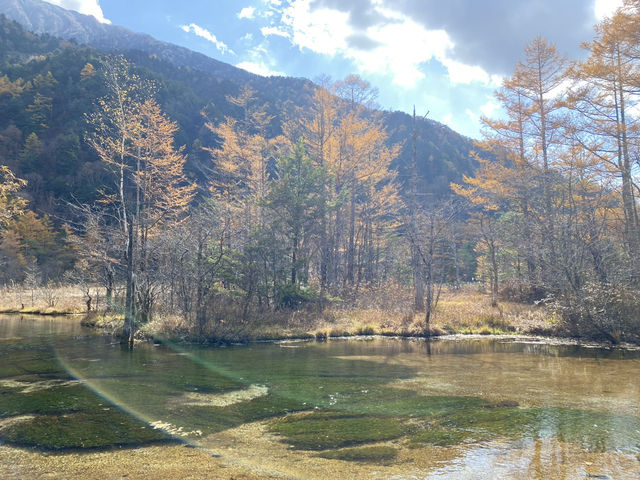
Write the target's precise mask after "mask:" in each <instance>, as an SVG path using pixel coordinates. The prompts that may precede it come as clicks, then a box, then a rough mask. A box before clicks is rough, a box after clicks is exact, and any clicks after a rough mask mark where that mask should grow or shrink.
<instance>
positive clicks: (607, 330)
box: [554, 283, 640, 343]
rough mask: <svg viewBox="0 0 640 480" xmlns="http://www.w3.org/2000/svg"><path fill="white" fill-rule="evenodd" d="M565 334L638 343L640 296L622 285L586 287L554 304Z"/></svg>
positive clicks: (590, 284)
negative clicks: (566, 332) (565, 330)
mask: <svg viewBox="0 0 640 480" xmlns="http://www.w3.org/2000/svg"><path fill="white" fill-rule="evenodd" d="M554 307H555V308H556V311H557V312H558V313H559V315H560V316H561V318H562V320H563V323H564V326H565V328H566V329H567V331H568V333H570V334H572V335H575V336H579V337H587V338H592V339H596V340H608V341H611V342H612V343H618V342H621V341H630V342H638V341H640V335H639V332H640V295H638V291H637V290H634V289H631V288H629V287H627V286H622V285H611V284H601V283H588V284H586V285H585V286H583V287H582V288H581V289H580V290H579V291H577V292H574V293H571V294H566V295H563V296H562V297H561V298H559V299H558V300H556V301H555V302H554Z"/></svg>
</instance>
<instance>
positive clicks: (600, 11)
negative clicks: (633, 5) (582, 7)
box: [593, 0, 622, 21]
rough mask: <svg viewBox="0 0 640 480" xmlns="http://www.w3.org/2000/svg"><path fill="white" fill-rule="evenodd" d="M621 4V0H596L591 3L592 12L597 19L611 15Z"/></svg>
mask: <svg viewBox="0 0 640 480" xmlns="http://www.w3.org/2000/svg"><path fill="white" fill-rule="evenodd" d="M621 6H622V0H596V1H595V4H594V5H593V13H594V15H595V17H596V19H597V20H599V21H600V20H603V19H604V18H606V17H611V16H613V14H614V13H616V10H617V9H618V8H619V7H621Z"/></svg>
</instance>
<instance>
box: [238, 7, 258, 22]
mask: <svg viewBox="0 0 640 480" xmlns="http://www.w3.org/2000/svg"><path fill="white" fill-rule="evenodd" d="M255 13H256V9H255V8H253V7H244V8H243V9H242V10H240V13H238V18H249V19H251V18H253V17H254V16H255Z"/></svg>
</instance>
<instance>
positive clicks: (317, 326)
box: [85, 286, 556, 343]
mask: <svg viewBox="0 0 640 480" xmlns="http://www.w3.org/2000/svg"><path fill="white" fill-rule="evenodd" d="M410 305H411V295H410V292H408V291H405V290H402V289H399V288H398V289H392V290H389V289H386V290H384V291H371V292H363V293H359V294H357V295H354V296H353V298H351V299H348V300H343V301H336V302H332V303H330V304H329V305H327V306H326V308H324V309H319V308H317V306H313V305H312V306H309V307H306V308H302V309H299V310H295V311H294V310H279V311H266V312H261V313H255V314H253V315H252V316H251V319H250V320H247V321H243V320H242V319H241V315H240V314H239V312H237V311H234V310H233V308H228V309H227V311H226V312H218V313H217V318H216V319H213V320H211V321H209V322H208V323H207V324H206V325H203V326H202V327H201V328H199V327H197V326H196V325H194V324H193V322H189V321H188V320H186V319H184V318H182V317H180V316H177V315H170V314H160V315H156V316H155V317H154V319H153V320H152V321H151V322H149V323H148V324H146V325H143V326H142V328H141V330H140V337H141V338H161V339H168V340H172V341H187V342H211V343H217V342H248V341H260V340H280V339H294V338H295V339H312V338H315V339H318V340H323V339H327V338H331V337H344V336H356V335H387V336H423V335H424V333H425V322H424V313H421V312H417V313H416V312H412V311H411V310H410V308H409V306H410ZM85 324H87V325H90V326H94V327H98V328H105V329H107V330H109V331H112V332H114V333H117V331H118V330H119V328H120V327H121V325H122V318H121V317H119V316H117V315H115V316H114V315H104V314H102V313H97V314H96V313H93V314H92V315H90V316H89V317H87V318H86V319H85ZM555 329H556V325H555V324H554V322H553V318H552V315H551V314H550V312H549V311H548V310H546V309H545V308H544V307H541V306H534V305H526V304H522V303H515V302H501V303H500V304H499V305H498V306H497V307H492V306H491V302H490V298H489V296H488V295H486V294H485V293H482V292H481V291H479V290H478V288H477V287H475V286H468V287H465V288H462V289H447V290H445V291H444V292H443V294H442V297H441V299H440V302H439V304H438V307H437V309H436V312H435V315H434V317H433V319H432V322H431V326H430V333H431V335H433V336H438V335H445V334H476V335H477V334H480V335H502V334H543V335H553V334H554V333H555V331H556V330H555Z"/></svg>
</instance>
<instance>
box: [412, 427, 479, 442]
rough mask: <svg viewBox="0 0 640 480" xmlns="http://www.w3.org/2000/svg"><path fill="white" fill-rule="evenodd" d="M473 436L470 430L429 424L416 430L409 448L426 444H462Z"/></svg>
mask: <svg viewBox="0 0 640 480" xmlns="http://www.w3.org/2000/svg"><path fill="white" fill-rule="evenodd" d="M470 438H471V436H470V434H469V432H465V431H464V430H456V429H450V428H443V427H440V426H437V425H433V426H431V425H430V426H427V427H426V428H424V429H420V430H417V431H414V432H413V433H412V434H411V435H410V437H409V448H418V447H423V446H425V445H436V446H438V447H449V446H451V445H460V444H461V443H463V442H465V441H467V440H469V439H470Z"/></svg>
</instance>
